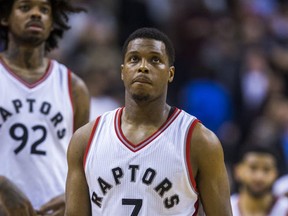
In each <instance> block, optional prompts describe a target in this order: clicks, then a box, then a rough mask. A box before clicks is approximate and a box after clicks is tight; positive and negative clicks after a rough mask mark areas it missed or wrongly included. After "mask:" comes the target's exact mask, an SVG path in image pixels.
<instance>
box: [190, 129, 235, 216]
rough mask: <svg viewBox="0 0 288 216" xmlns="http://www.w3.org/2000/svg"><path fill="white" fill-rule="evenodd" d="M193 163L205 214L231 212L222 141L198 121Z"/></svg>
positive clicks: (224, 215) (226, 214) (226, 215)
mask: <svg viewBox="0 0 288 216" xmlns="http://www.w3.org/2000/svg"><path fill="white" fill-rule="evenodd" d="M191 163H192V164H191V165H192V169H193V171H194V177H195V180H196V185H197V189H198V191H199V196H200V200H201V203H202V205H203V208H204V212H205V214H206V216H212V215H213V216H231V215H232V212H231V207H230V206H231V205H230V188H229V181H228V176H227V172H226V168H225V163H224V155H223V150H222V146H221V143H220V141H219V140H218V138H217V137H216V135H215V134H214V133H213V132H212V131H210V130H209V129H207V128H206V127H205V126H203V125H202V124H201V123H198V124H197V125H196V126H195V128H194V132H193V134H192V138H191Z"/></svg>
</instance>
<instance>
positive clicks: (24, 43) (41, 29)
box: [0, 0, 90, 216]
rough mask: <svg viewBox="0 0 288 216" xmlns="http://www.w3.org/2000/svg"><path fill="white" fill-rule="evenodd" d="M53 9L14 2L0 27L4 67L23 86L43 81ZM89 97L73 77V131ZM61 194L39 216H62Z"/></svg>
mask: <svg viewBox="0 0 288 216" xmlns="http://www.w3.org/2000/svg"><path fill="white" fill-rule="evenodd" d="M51 11H52V8H51V6H50V3H49V1H48V0H30V1H24V0H16V1H15V2H14V5H13V8H12V11H11V13H10V15H9V17H7V18H6V19H2V20H1V25H3V26H7V27H8V28H9V33H8V48H7V49H6V50H5V51H4V52H3V53H0V58H1V59H2V60H3V61H4V62H5V64H6V65H7V66H8V67H9V68H10V69H11V71H13V73H15V75H17V76H18V77H19V78H20V79H22V80H23V81H25V82H26V83H29V84H33V83H36V82H37V81H38V80H40V79H41V78H42V76H43V75H44V74H45V72H46V70H47V68H48V66H49V61H50V60H49V59H48V58H47V57H46V53H45V41H46V40H47V38H48V37H49V35H50V33H51V30H52V29H53V20H52V12H51ZM89 100H90V98H89V93H88V89H87V87H86V85H85V83H84V82H83V81H82V80H81V79H80V78H79V77H78V76H76V75H75V74H72V101H73V108H74V130H76V129H78V128H79V127H81V126H83V125H84V124H86V123H87V122H88V120H89V106H90V105H89ZM64 209H65V196H64V194H61V195H59V196H58V197H55V198H54V199H52V200H51V201H49V202H48V203H46V204H44V205H43V206H42V207H41V209H39V211H38V213H39V214H41V215H46V214H48V212H50V213H49V215H53V216H61V215H64ZM51 212H52V213H51Z"/></svg>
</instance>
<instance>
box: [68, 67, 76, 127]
mask: <svg viewBox="0 0 288 216" xmlns="http://www.w3.org/2000/svg"><path fill="white" fill-rule="evenodd" d="M68 90H69V97H70V102H71V106H72V111H73V127H72V128H73V132H75V107H74V104H73V95H72V71H71V70H69V69H68Z"/></svg>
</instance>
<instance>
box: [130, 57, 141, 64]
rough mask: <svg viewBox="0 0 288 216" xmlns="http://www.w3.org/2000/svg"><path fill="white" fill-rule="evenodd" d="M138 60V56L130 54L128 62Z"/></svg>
mask: <svg viewBox="0 0 288 216" xmlns="http://www.w3.org/2000/svg"><path fill="white" fill-rule="evenodd" d="M138 61H139V58H138V57H137V56H131V57H130V62H133V63H135V62H138Z"/></svg>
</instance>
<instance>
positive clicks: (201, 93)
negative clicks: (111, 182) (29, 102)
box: [0, 0, 288, 192]
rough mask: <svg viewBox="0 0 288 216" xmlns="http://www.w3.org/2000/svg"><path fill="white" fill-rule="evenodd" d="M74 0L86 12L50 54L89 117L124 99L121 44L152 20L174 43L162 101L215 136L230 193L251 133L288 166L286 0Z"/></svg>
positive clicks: (282, 167)
mask: <svg viewBox="0 0 288 216" xmlns="http://www.w3.org/2000/svg"><path fill="white" fill-rule="evenodd" d="M74 1H75V3H76V4H79V5H81V6H84V7H85V8H86V9H87V13H81V14H78V15H73V16H71V17H70V24H71V26H72V28H71V30H69V31H68V32H67V33H66V34H65V35H64V40H61V41H60V44H59V48H58V49H56V50H55V51H53V52H52V53H50V56H51V57H52V58H56V59H57V60H59V61H60V62H62V63H64V64H66V65H67V66H69V67H70V68H71V69H72V70H73V71H74V72H75V73H76V74H78V75H79V76H80V77H82V78H83V79H84V80H85V82H86V83H87V86H88V88H89V90H90V93H91V96H92V100H91V106H92V113H91V119H93V118H95V117H96V116H97V115H100V114H102V113H103V112H104V111H106V110H111V109H114V108H116V107H118V106H122V105H123V101H124V88H123V85H122V82H121V79H120V65H121V62H122V56H121V46H122V44H123V42H124V39H125V38H126V37H127V36H128V35H129V34H130V33H131V32H132V31H133V30H135V29H136V28H138V27H144V26H149V27H151V26H152V27H153V26H154V27H157V28H159V29H160V30H162V31H164V32H165V33H167V34H168V35H169V36H170V38H171V39H172V41H173V43H174V46H175V50H176V62H175V67H176V73H175V74H176V77H175V80H174V82H173V83H172V84H171V85H170V87H169V93H168V100H169V101H168V102H169V104H170V105H173V106H177V107H179V108H181V109H184V110H186V111H187V112H189V113H191V114H193V115H195V116H197V117H198V118H199V119H200V120H201V121H202V122H203V123H204V124H205V125H206V126H207V127H208V128H210V129H211V130H213V131H214V132H215V133H216V134H217V135H218V137H219V138H220V141H221V142H222V144H223V149H224V153H225V160H226V164H227V168H228V171H229V174H230V176H231V189H232V192H233V190H234V188H233V187H234V186H233V180H232V174H231V173H232V169H233V164H234V163H235V159H237V156H238V155H237V153H238V152H239V150H240V149H241V148H242V147H243V146H245V145H246V144H248V143H251V142H253V143H256V144H259V145H267V146H268V145H269V146H273V147H274V148H275V149H276V150H278V151H279V155H280V156H279V168H280V176H283V175H285V174H286V175H287V174H288V1H286V0H117V1H115V0H93V1H92V0H74ZM0 46H1V45H0Z"/></svg>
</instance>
